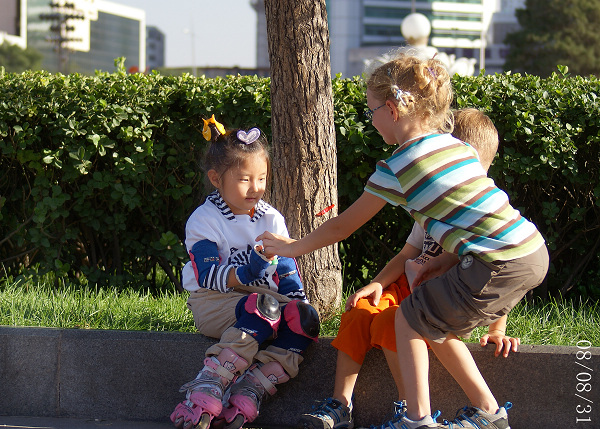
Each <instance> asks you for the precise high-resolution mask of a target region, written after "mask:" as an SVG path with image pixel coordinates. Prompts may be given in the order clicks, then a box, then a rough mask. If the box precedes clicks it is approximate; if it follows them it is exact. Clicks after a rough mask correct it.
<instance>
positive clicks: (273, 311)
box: [234, 293, 281, 344]
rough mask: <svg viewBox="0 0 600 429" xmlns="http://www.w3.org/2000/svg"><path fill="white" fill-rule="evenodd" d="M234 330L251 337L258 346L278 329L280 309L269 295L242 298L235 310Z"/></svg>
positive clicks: (252, 295)
mask: <svg viewBox="0 0 600 429" xmlns="http://www.w3.org/2000/svg"><path fill="white" fill-rule="evenodd" d="M235 315H236V317H237V319H238V321H237V322H236V324H235V325H234V326H235V327H236V328H238V329H240V330H242V331H244V332H246V333H248V334H250V335H252V337H254V339H256V341H258V343H259V344H261V343H262V342H263V341H265V340H266V339H267V338H269V337H270V336H271V335H272V334H273V333H274V332H277V329H278V328H279V322H280V320H281V309H280V308H279V302H278V301H277V300H276V299H275V298H274V297H273V296H271V295H268V294H262V293H261V294H257V293H253V294H250V295H248V296H247V297H244V298H242V299H241V300H240V301H239V302H238V305H237V306H236V309H235Z"/></svg>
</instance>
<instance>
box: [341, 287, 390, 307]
mask: <svg viewBox="0 0 600 429" xmlns="http://www.w3.org/2000/svg"><path fill="white" fill-rule="evenodd" d="M382 293H383V286H382V285H381V283H377V282H371V283H369V284H368V285H366V286H363V287H362V288H360V289H359V290H357V291H356V292H354V293H353V294H352V295H350V296H349V297H348V299H347V300H346V311H350V310H352V307H355V306H356V303H357V302H358V300H359V299H361V298H367V297H371V304H373V306H374V307H377V305H379V300H380V299H381V294H382Z"/></svg>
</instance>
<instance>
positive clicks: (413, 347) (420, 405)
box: [395, 308, 431, 421]
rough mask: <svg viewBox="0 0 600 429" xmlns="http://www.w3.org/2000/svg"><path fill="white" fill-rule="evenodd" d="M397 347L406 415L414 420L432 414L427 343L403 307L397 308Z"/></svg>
mask: <svg viewBox="0 0 600 429" xmlns="http://www.w3.org/2000/svg"><path fill="white" fill-rule="evenodd" d="M395 325H396V348H397V349H398V363H399V365H400V371H401V373H402V380H403V385H404V393H405V397H406V416H407V417H408V418H409V419H411V420H414V421H418V420H421V419H422V418H423V417H425V416H428V415H431V404H430V401H429V353H428V352H427V344H426V343H425V341H424V340H423V337H421V336H420V335H419V334H418V333H417V332H416V331H415V330H414V329H413V328H411V327H410V325H409V324H408V322H407V321H406V318H405V317H404V314H402V308H399V309H398V311H396V324H395Z"/></svg>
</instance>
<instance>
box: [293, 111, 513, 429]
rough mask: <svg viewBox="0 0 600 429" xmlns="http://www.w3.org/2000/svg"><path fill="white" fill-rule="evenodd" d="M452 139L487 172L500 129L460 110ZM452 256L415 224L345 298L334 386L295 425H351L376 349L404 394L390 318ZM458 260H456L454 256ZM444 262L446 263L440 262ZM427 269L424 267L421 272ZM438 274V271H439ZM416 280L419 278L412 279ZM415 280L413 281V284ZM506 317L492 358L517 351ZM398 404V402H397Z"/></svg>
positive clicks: (493, 328)
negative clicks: (356, 395) (438, 262)
mask: <svg viewBox="0 0 600 429" xmlns="http://www.w3.org/2000/svg"><path fill="white" fill-rule="evenodd" d="M454 122H455V126H454V132H453V133H452V134H453V135H454V136H455V137H456V138H458V139H460V140H462V141H465V142H467V143H469V144H471V145H472V146H473V147H474V148H475V149H476V150H477V152H478V154H479V158H480V162H481V164H482V166H483V168H484V169H485V170H486V171H487V170H488V168H489V167H490V165H491V164H492V162H493V160H494V156H495V155H496V151H497V149H498V131H497V130H496V127H495V126H494V124H493V123H492V121H491V120H490V119H489V118H488V117H487V116H486V115H485V114H483V113H481V112H480V111H479V110H477V109H462V110H459V111H457V112H455V114H454ZM440 256H442V258H446V257H455V255H452V254H448V253H446V252H444V250H443V249H442V247H441V246H440V245H439V244H438V243H436V242H435V240H433V239H432V238H431V236H429V234H427V233H426V232H425V231H424V230H423V228H422V227H421V226H420V225H419V224H418V223H416V222H415V224H414V225H413V229H412V231H411V233H410V235H409V237H408V238H407V240H406V244H405V245H404V247H403V248H402V250H401V251H400V253H398V255H396V256H395V257H394V258H393V259H392V260H391V261H390V262H389V263H388V264H387V265H386V266H385V267H384V268H383V270H381V272H380V273H379V274H378V275H377V276H376V277H375V278H374V279H373V280H372V281H371V283H369V284H368V285H366V286H364V287H363V288H361V289H360V290H358V291H357V292H356V293H354V294H353V295H351V296H350V297H349V298H348V300H347V301H346V308H345V309H346V312H345V313H344V314H343V315H342V319H341V323H340V328H339V331H338V335H337V336H336V338H335V339H334V340H333V342H332V343H331V344H332V345H333V346H334V347H335V348H336V349H338V357H337V365H336V374H335V384H334V391H333V395H332V397H329V398H326V399H325V400H323V401H320V404H319V406H318V407H317V408H316V409H315V410H314V411H312V412H311V413H307V414H303V415H302V417H301V418H300V422H299V425H298V426H299V427H304V428H311V429H340V428H345V429H352V428H353V427H354V421H353V418H352V393H353V391H354V386H355V385H356V380H357V378H358V373H359V371H360V368H361V367H362V363H363V361H364V358H365V355H366V353H367V352H368V351H369V350H370V349H371V348H372V347H376V348H379V349H381V350H382V351H383V353H384V355H385V358H386V361H387V363H388V366H389V368H390V371H391V373H392V377H393V378H394V382H395V383H396V387H397V389H398V394H399V398H403V397H404V392H403V387H402V375H401V373H400V369H399V365H398V357H397V354H396V335H395V330H394V320H395V314H396V309H397V308H398V306H399V305H400V302H401V301H402V300H403V299H404V298H406V297H407V296H408V295H409V294H410V293H411V291H412V289H413V288H414V287H416V286H418V284H419V283H420V282H421V281H424V280H426V279H425V278H421V277H422V275H420V274H419V271H420V270H421V267H423V266H424V265H425V264H427V265H428V266H429V265H430V264H431V262H430V261H433V260H434V259H435V258H438V257H440ZM456 262H458V258H456ZM444 266H447V265H445V264H444ZM428 271H429V272H431V271H430V270H427V269H424V270H423V271H422V272H421V273H423V272H428ZM439 274H441V273H438V275H439ZM414 280H417V281H416V282H415V281H414ZM413 283H415V284H413ZM505 331H506V316H504V317H502V318H501V319H499V320H498V321H496V322H494V323H493V324H491V325H490V326H489V328H488V333H487V334H486V335H484V336H483V337H482V338H481V340H480V343H481V345H482V346H485V345H487V343H488V342H493V343H495V344H496V351H495V354H496V356H498V355H500V353H501V352H502V349H504V352H503V356H504V357H507V356H508V354H509V352H510V350H511V349H512V350H513V351H517V346H518V345H519V344H520V340H519V339H518V338H511V337H508V336H505ZM395 404H396V406H398V405H399V403H395Z"/></svg>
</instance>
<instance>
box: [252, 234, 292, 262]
mask: <svg viewBox="0 0 600 429" xmlns="http://www.w3.org/2000/svg"><path fill="white" fill-rule="evenodd" d="M256 241H262V245H263V254H264V255H265V256H266V257H267V258H273V257H274V256H275V255H279V256H287V257H288V258H293V257H294V256H295V255H293V254H292V251H291V246H290V245H291V244H292V243H293V242H295V241H296V240H293V239H291V238H287V237H283V236H281V235H277V234H273V233H271V232H269V231H265V232H263V233H262V234H261V235H259V236H258V237H256Z"/></svg>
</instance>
